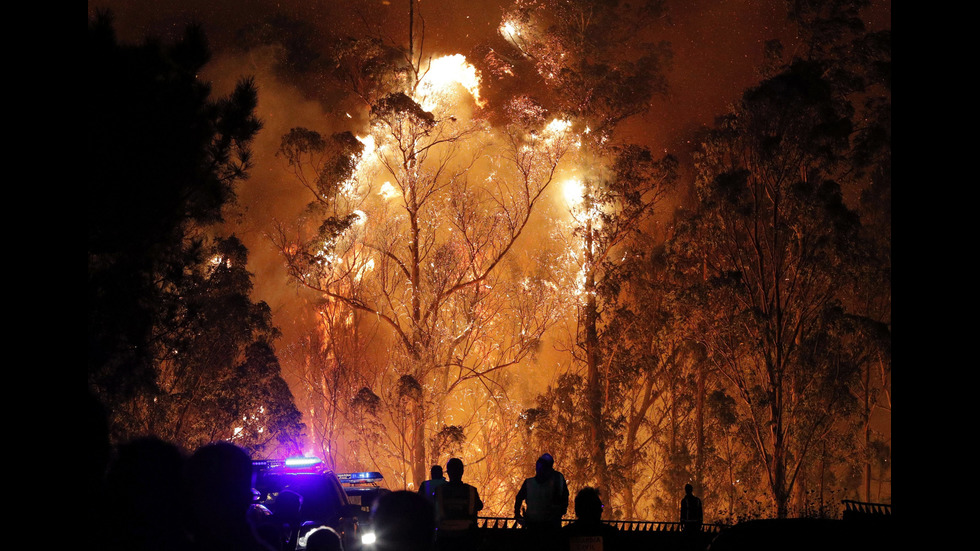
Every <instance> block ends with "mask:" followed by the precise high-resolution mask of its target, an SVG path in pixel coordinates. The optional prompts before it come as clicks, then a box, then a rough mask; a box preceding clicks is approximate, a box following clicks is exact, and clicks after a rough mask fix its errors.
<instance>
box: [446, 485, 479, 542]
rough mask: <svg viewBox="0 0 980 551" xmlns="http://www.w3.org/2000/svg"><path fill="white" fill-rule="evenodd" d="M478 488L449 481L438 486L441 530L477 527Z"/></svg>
mask: <svg viewBox="0 0 980 551" xmlns="http://www.w3.org/2000/svg"><path fill="white" fill-rule="evenodd" d="M479 499H480V498H479V496H478V494H477V492H476V488H474V487H473V486H470V485H469V484H464V483H462V482H460V483H458V484H454V483H452V482H448V483H446V484H442V485H440V486H439V487H438V488H436V509H437V511H438V512H439V514H438V516H439V518H438V521H439V522H438V526H439V529H440V530H446V531H450V532H452V531H461V530H469V529H470V528H475V527H476V513H477V508H476V503H477V501H478V500H479Z"/></svg>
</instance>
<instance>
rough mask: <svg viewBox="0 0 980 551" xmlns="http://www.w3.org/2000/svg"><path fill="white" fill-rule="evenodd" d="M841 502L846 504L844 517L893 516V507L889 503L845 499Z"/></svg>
mask: <svg viewBox="0 0 980 551" xmlns="http://www.w3.org/2000/svg"><path fill="white" fill-rule="evenodd" d="M841 502H842V503H843V504H844V515H846V516H851V515H860V516H865V515H869V516H877V517H890V516H892V506H891V504H889V503H870V502H866V501H854V500H851V499H844V500H842V501H841Z"/></svg>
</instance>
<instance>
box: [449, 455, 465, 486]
mask: <svg viewBox="0 0 980 551" xmlns="http://www.w3.org/2000/svg"><path fill="white" fill-rule="evenodd" d="M446 474H448V475H449V481H450V482H459V481H460V480H463V460H462V459H460V458H458V457H454V458H452V459H450V460H449V462H448V463H446Z"/></svg>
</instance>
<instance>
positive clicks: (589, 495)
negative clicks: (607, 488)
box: [575, 486, 603, 522]
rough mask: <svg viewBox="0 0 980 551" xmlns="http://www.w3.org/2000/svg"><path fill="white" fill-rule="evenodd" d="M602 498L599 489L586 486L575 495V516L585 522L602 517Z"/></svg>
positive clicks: (594, 520)
mask: <svg viewBox="0 0 980 551" xmlns="http://www.w3.org/2000/svg"><path fill="white" fill-rule="evenodd" d="M602 507H603V505H602V499H601V498H600V497H599V490H597V489H595V488H592V487H589V486H586V487H585V488H582V489H581V490H579V492H578V494H576V495H575V518H577V519H579V520H583V521H586V522H599V521H600V520H601V519H602Z"/></svg>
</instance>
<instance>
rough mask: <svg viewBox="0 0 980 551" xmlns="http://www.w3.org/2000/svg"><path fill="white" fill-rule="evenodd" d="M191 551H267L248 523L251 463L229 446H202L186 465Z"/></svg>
mask: <svg viewBox="0 0 980 551" xmlns="http://www.w3.org/2000/svg"><path fill="white" fill-rule="evenodd" d="M184 483H185V485H186V495H187V499H188V504H189V507H190V528H191V535H192V537H193V539H194V545H193V549H197V550H201V551H205V550H207V551H224V550H227V551H269V550H272V549H273V548H272V547H271V546H269V545H267V544H265V543H263V542H262V541H261V540H259V539H258V537H257V536H256V535H255V532H254V531H253V529H252V525H251V524H249V522H248V509H249V505H251V503H252V461H251V459H250V458H249V456H248V454H247V453H245V451H244V450H242V449H241V448H239V447H238V446H235V445H234V444H230V443H228V442H216V443H213V444H208V445H206V446H202V447H201V448H199V449H198V450H197V451H195V452H194V455H192V456H191V458H190V459H189V460H188V462H187V470H186V473H185V477H184Z"/></svg>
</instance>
